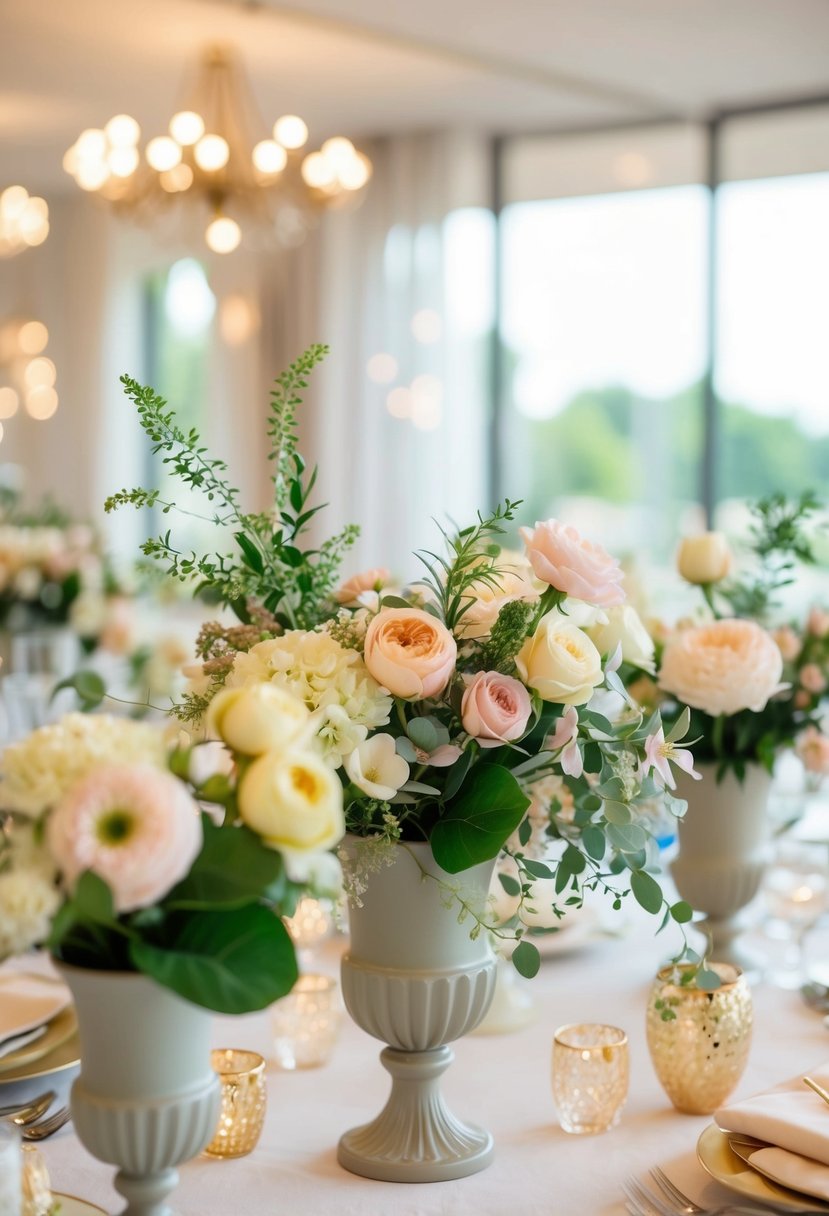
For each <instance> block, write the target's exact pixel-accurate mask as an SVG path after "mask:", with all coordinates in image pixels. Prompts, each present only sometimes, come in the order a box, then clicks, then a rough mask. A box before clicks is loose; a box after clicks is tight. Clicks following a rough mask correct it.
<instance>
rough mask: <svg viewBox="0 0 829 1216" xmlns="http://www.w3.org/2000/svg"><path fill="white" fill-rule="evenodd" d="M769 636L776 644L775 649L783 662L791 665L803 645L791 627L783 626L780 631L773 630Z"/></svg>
mask: <svg viewBox="0 0 829 1216" xmlns="http://www.w3.org/2000/svg"><path fill="white" fill-rule="evenodd" d="M771 636H772V637H773V638H774V640H775V642H776V643H777V649H778V650H779V651H780V653H781V654H782V656H783V661H784V662H785V663H793V662H794V660H795V659H796V658H797V656H798V655H799V654H800V652H801V650H802V649H803V644H802V642H801V641H800V638H799V637H798V636H797V634H796V633H795V631H794V630H793V629H792V627H791V626H790V625H783V626H782V627H781V628H780V629H775V631H774V633H773V634H772V635H771Z"/></svg>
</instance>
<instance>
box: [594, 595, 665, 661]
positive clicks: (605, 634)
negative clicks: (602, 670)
mask: <svg viewBox="0 0 829 1216" xmlns="http://www.w3.org/2000/svg"><path fill="white" fill-rule="evenodd" d="M587 633H588V636H589V637H590V638H591V640H592V641H593V643H594V644H595V646H596V649H597V650H598V651H599V653H600V654H605V655H611V654H613V653H614V652H615V650H616V647H617V646H621V648H622V659H623V660H624V662H625V663H630V664H631V665H632V666H633V667H639V668H640V669H641V670H642V671H647V672H650V673H653V670H654V658H653V656H654V644H653V638H652V637H651V635H650V634H649V633H648V631H647V629H646V628H645V626H644V625H643V624H642V619H641V617H640V616H639V613H638V612H637V611H636V609H635V608H634V607H632V606H631V605H630V604H618V605H617V606H616V607H615V608H608V610H607V623H606V624H604V625H593V626H592V627H590V628H589V629H588V630H587Z"/></svg>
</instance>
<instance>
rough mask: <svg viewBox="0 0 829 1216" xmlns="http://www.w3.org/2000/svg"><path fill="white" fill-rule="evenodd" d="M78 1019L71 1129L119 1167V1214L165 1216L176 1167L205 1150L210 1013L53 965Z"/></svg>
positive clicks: (213, 1109)
mask: <svg viewBox="0 0 829 1216" xmlns="http://www.w3.org/2000/svg"><path fill="white" fill-rule="evenodd" d="M59 969H60V971H61V974H62V975H63V977H64V979H65V980H66V982H67V984H68V985H69V987H70V989H71V991H72V996H73V997H74V1000H75V1007H76V1009H77V1013H78V1029H79V1032H80V1039H81V1071H80V1075H79V1076H78V1078H77V1080H76V1081H75V1082H74V1084H73V1086H72V1096H71V1109H72V1119H73V1121H74V1124H75V1130H76V1131H77V1133H78V1138H79V1139H80V1141H81V1143H82V1144H84V1145H85V1146H86V1148H87V1149H89V1151H90V1153H92V1155H93V1157H97V1158H98V1160H99V1161H106V1162H108V1163H110V1164H113V1165H117V1166H118V1167H119V1169H118V1173H117V1174H116V1176H115V1188H116V1190H118V1191H119V1192H120V1193H121V1194H122V1195H123V1196H124V1198H125V1199H126V1200H127V1207H126V1209H125V1212H124V1216H172V1213H171V1209H170V1208H169V1207H168V1206H167V1203H166V1198H167V1196H168V1195H169V1193H170V1192H171V1191H172V1190H173V1188H174V1187H175V1185H176V1183H177V1182H178V1172H177V1170H176V1168H175V1167H176V1166H177V1165H179V1164H181V1162H183V1161H187V1160H189V1159H190V1158H191V1157H195V1156H196V1154H197V1153H200V1152H201V1150H202V1149H203V1148H204V1147H205V1146H206V1145H207V1144H208V1143H209V1142H210V1140H211V1138H212V1136H213V1133H214V1131H215V1129H216V1124H217V1121H218V1118H219V1102H220V1092H221V1090H220V1084H219V1078H218V1077H217V1076H216V1074H215V1073H214V1072H213V1070H212V1068H211V1067H210V1030H211V1018H212V1015H211V1014H210V1012H209V1011H208V1010H207V1009H202V1008H201V1007H200V1006H198V1005H193V1004H191V1003H190V1002H189V1001H185V1000H182V998H181V997H179V996H176V994H175V993H174V992H171V991H169V989H167V988H162V987H161V986H160V985H159V984H156V983H155V982H154V981H153V980H151V979H149V978H148V977H147V976H144V975H139V974H136V973H131V972H114V971H92V970H84V969H82V968H78V967H66V966H60V968H59Z"/></svg>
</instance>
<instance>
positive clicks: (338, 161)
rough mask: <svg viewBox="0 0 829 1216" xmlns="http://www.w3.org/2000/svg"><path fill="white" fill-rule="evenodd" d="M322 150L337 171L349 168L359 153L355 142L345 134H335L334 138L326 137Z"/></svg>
mask: <svg viewBox="0 0 829 1216" xmlns="http://www.w3.org/2000/svg"><path fill="white" fill-rule="evenodd" d="M320 152H322V154H323V156H324V157H325V159H326V160H327V161H328V162H329V164H331V165H333V166H334V168H335V169H336V170H337V172H339V171H340V169H345V168H347V167H348V166H349V165H350V164H351V162H352V161H353V159H354V157H355V156H356V154H357V153H356V149H355V147H354V144H353V143H352V142H351V140H350V139H346V138H345V136H344V135H335V136H334V138H333V139H326V141H325V143H324V144H323V145H322V147H321V148H320Z"/></svg>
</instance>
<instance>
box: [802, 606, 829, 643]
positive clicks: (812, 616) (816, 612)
mask: <svg viewBox="0 0 829 1216" xmlns="http://www.w3.org/2000/svg"><path fill="white" fill-rule="evenodd" d="M806 628H807V629H808V630H809V633H811V635H812V637H814V638H825V637H826V635H827V634H829V612H826V611H825V610H824V609H823V608H818V607H817V606H815V607H814V608H813V609H812V611H811V612H810V613H809V620H808V623H807V625H806Z"/></svg>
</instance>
